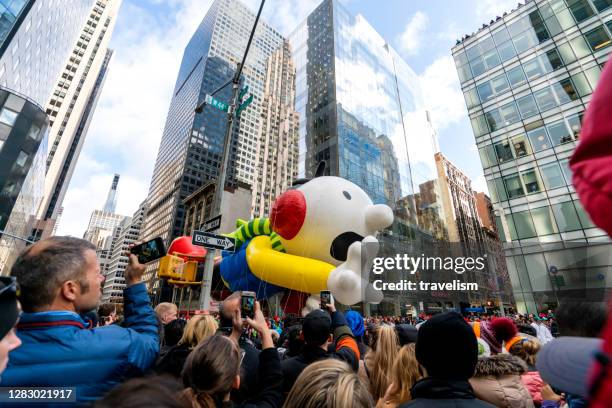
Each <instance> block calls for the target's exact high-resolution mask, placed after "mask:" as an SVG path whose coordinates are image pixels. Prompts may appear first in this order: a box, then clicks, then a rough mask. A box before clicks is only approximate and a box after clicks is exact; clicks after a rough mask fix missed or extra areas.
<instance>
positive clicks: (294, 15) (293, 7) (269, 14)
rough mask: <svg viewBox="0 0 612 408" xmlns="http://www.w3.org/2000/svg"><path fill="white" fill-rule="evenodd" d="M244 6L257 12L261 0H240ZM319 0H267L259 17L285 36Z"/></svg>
mask: <svg viewBox="0 0 612 408" xmlns="http://www.w3.org/2000/svg"><path fill="white" fill-rule="evenodd" d="M241 1H242V2H243V3H244V5H245V6H247V7H248V8H249V9H251V10H252V11H253V13H257V10H259V5H260V4H261V0H241ZM319 4H321V0H268V1H266V3H265V4H264V8H263V11H262V12H261V19H262V20H263V21H265V22H266V23H268V24H270V25H271V26H272V27H274V28H275V29H277V30H278V31H279V32H280V33H281V34H283V35H285V36H287V35H289V34H291V32H292V31H293V30H294V29H295V28H296V27H297V26H298V24H300V23H301V22H302V21H303V20H305V19H306V17H308V14H310V12H311V11H313V10H314V9H315V8H316V7H317V6H318V5H319Z"/></svg>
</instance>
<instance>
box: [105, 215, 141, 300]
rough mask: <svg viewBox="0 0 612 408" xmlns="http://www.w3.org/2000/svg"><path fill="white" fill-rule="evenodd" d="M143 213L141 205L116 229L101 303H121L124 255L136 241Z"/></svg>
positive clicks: (126, 262) (123, 282)
mask: <svg viewBox="0 0 612 408" xmlns="http://www.w3.org/2000/svg"><path fill="white" fill-rule="evenodd" d="M145 212H146V208H145V206H144V203H143V204H141V205H140V206H139V207H138V209H137V210H136V212H135V213H134V215H133V216H132V217H125V218H124V219H123V221H122V222H121V224H120V225H119V226H118V227H117V228H116V231H117V233H116V234H115V236H116V239H115V241H114V242H113V243H112V251H111V253H110V260H109V262H108V267H107V271H106V273H105V275H104V277H105V280H104V288H103V290H102V302H103V303H108V302H111V303H123V289H125V276H124V272H125V268H126V266H127V264H128V261H129V259H128V257H127V256H126V255H125V254H126V251H127V250H128V248H129V247H130V245H132V244H134V243H136V242H137V241H138V236H139V235H140V228H141V227H142V221H143V219H144V215H145Z"/></svg>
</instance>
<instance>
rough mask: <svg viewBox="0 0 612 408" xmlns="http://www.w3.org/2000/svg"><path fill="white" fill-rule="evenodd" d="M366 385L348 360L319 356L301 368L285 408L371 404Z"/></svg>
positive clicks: (366, 407)
mask: <svg viewBox="0 0 612 408" xmlns="http://www.w3.org/2000/svg"><path fill="white" fill-rule="evenodd" d="M373 406H374V401H373V400H372V396H371V395H370V393H369V392H368V388H367V386H366V385H365V384H364V383H363V382H362V381H361V380H360V379H359V376H358V375H357V374H356V373H355V372H354V371H353V370H352V369H351V367H349V365H348V364H347V363H345V362H344V361H341V360H336V359H332V358H330V359H326V360H320V361H317V362H316V363H312V364H310V365H309V366H308V367H306V368H305V369H304V371H302V373H301V374H300V376H299V377H298V378H297V381H296V382H295V384H293V387H292V388H291V391H290V392H289V395H288V396H287V399H286V400H285V404H284V405H283V407H284V408H297V407H299V408H320V407H325V408H371V407H373Z"/></svg>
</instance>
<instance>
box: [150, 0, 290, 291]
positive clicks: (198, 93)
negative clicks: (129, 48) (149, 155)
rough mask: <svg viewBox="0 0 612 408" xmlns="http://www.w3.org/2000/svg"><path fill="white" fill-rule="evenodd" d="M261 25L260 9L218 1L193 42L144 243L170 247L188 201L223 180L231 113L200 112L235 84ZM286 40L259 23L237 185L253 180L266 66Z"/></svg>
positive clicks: (233, 165)
mask: <svg viewBox="0 0 612 408" xmlns="http://www.w3.org/2000/svg"><path fill="white" fill-rule="evenodd" d="M254 22H255V15H254V14H253V12H251V11H250V10H249V9H247V8H246V7H245V6H244V5H242V3H240V2H239V1H238V0H216V1H215V2H214V3H213V4H212V5H211V6H210V9H209V10H208V12H207V13H206V16H205V17H204V19H203V20H202V23H201V24H200V26H199V27H198V29H197V30H196V32H195V33H194V35H193V37H192V38H191V40H190V41H189V43H188V44H187V47H186V48H185V51H184V54H183V59H182V62H181V67H180V70H179V73H178V78H177V81H176V85H175V87H174V92H173V96H172V101H171V103H170V109H169V112H168V116H167V118H166V125H165V128H164V133H163V135H162V140H161V144H160V147H159V153H158V156H157V161H156V163H155V168H154V170H153V178H152V180H151V186H150V189H149V195H148V198H147V204H148V212H147V216H146V218H145V222H144V225H143V230H142V232H141V237H142V239H144V240H146V239H151V238H154V237H158V236H159V237H162V238H163V239H164V240H165V241H166V243H169V242H170V241H171V240H172V239H173V238H175V237H177V236H179V235H180V234H181V232H182V230H183V218H184V207H183V203H182V202H183V200H184V199H185V198H186V197H187V196H189V195H190V194H191V193H193V192H194V191H195V190H196V189H197V188H198V187H200V186H202V185H204V184H205V183H206V182H208V181H210V180H212V179H215V178H216V177H217V171H218V168H219V162H220V159H221V155H222V148H223V139H224V135H225V130H226V124H227V117H226V112H222V111H220V110H218V109H217V108H216V107H214V106H210V105H207V106H205V107H204V111H203V113H201V114H195V113H194V109H195V107H196V106H197V104H198V103H199V101H202V100H204V98H205V95H206V94H207V93H210V92H212V91H213V90H214V89H215V88H217V87H218V86H220V85H222V84H223V83H225V82H226V81H228V80H229V79H231V77H232V75H233V74H234V71H235V68H236V65H237V63H239V62H240V61H241V59H242V56H243V54H244V50H245V49H246V43H247V41H248V38H249V34H250V31H251V28H252V27H253V23H254ZM282 43H283V38H282V36H281V35H280V34H279V33H278V32H277V31H276V30H274V29H272V28H271V27H270V26H269V25H268V24H266V23H265V22H263V21H259V24H258V27H257V30H256V32H255V36H254V38H253V43H252V44H251V49H250V51H249V55H248V58H247V60H246V62H245V66H244V69H243V71H242V79H243V85H246V86H249V91H250V92H251V93H253V95H254V101H253V103H252V104H251V105H250V106H249V107H248V108H247V109H245V110H244V111H243V112H242V114H241V115H240V118H239V120H238V123H237V125H236V126H235V127H234V129H235V132H234V134H233V138H232V139H233V140H232V148H231V155H230V165H229V180H228V181H229V183H230V184H232V185H235V184H236V183H237V182H243V183H247V184H249V185H251V184H252V183H253V181H254V174H255V160H256V154H257V152H258V144H257V142H258V139H259V127H260V125H261V112H262V107H261V103H262V99H263V94H264V92H263V91H264V84H265V73H266V61H267V59H268V57H269V56H270V55H271V54H272V52H274V51H275V50H276V49H277V48H279V47H280V46H281V45H282ZM230 96H231V86H228V87H226V88H224V89H223V90H222V91H221V92H219V93H217V94H216V95H215V98H216V99H218V100H221V101H228V100H229V98H230ZM248 201H249V203H250V202H251V200H250V199H249V200H248ZM155 269H156V264H152V265H151V267H150V268H149V269H148V272H147V274H146V275H145V278H147V279H150V278H151V277H152V276H153V273H154V271H155Z"/></svg>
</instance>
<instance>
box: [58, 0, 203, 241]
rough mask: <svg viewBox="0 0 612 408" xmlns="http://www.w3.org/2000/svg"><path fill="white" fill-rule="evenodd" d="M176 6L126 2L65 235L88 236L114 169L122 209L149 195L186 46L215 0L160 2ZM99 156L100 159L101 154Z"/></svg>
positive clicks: (69, 196) (67, 210) (62, 229)
mask: <svg viewBox="0 0 612 408" xmlns="http://www.w3.org/2000/svg"><path fill="white" fill-rule="evenodd" d="M157 2H158V3H164V5H165V6H166V7H167V8H168V9H169V10H172V11H173V13H172V14H170V15H167V14H166V15H157V14H155V11H156V9H155V8H152V7H150V6H149V7H147V8H144V7H139V6H137V5H135V4H134V3H131V2H127V1H124V3H123V5H122V8H121V10H120V12H119V17H118V21H117V26H116V28H115V33H114V36H113V39H112V41H111V44H110V47H111V48H113V49H114V50H115V53H114V56H113V60H112V61H111V63H110V67H109V71H108V74H107V78H106V81H105V84H104V87H103V89H102V93H101V96H100V100H99V101H98V106H97V109H96V111H95V113H94V116H93V119H92V122H91V125H90V127H89V131H88V134H87V139H86V140H85V144H84V146H83V151H82V153H81V157H80V158H79V161H78V164H77V166H76V169H75V172H74V177H73V179H72V181H71V183H70V186H69V189H68V192H67V193H66V198H65V200H64V203H63V207H64V211H63V214H62V218H61V219H60V223H59V226H58V234H69V235H74V236H82V235H83V232H84V231H85V229H86V228H87V224H88V222H89V216H90V214H91V212H92V211H93V210H94V209H97V208H101V207H102V206H103V205H104V200H105V199H106V194H107V192H108V189H109V188H110V183H111V180H112V175H113V173H119V174H120V175H121V179H120V181H119V188H118V193H117V212H118V213H120V214H124V215H132V213H133V212H134V211H136V209H137V208H138V205H139V204H140V203H141V202H142V201H143V200H144V199H145V198H146V195H147V193H148V189H149V183H150V180H151V175H152V173H153V166H154V164H155V159H156V157H157V150H158V147H159V141H160V140H161V135H162V133H163V128H164V124H165V121H166V116H167V113H168V107H169V104H170V100H171V96H172V89H173V87H174V83H175V81H176V75H177V73H178V69H179V65H180V62H181V58H182V54H183V50H184V48H185V46H186V44H187V42H188V41H189V38H190V37H191V35H192V34H193V32H194V31H195V29H196V28H197V26H198V25H199V23H200V22H201V21H202V18H203V17H204V15H205V14H206V11H207V10H208V6H209V5H210V4H211V3H212V0H205V1H202V0H165V1H161V0H159V1H157ZM94 158H95V159H94Z"/></svg>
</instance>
